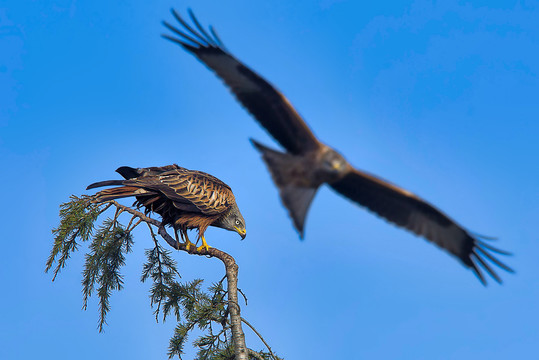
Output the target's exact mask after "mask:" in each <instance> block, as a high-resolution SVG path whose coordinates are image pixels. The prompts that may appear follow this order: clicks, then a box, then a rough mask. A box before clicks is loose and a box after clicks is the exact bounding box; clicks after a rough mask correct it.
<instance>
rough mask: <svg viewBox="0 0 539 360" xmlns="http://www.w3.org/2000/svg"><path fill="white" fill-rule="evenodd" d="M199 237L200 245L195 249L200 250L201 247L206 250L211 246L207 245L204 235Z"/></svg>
mask: <svg viewBox="0 0 539 360" xmlns="http://www.w3.org/2000/svg"><path fill="white" fill-rule="evenodd" d="M200 238H201V239H202V245H201V246H199V247H197V251H200V250H202V249H206V251H208V250H209V249H210V247H211V246H209V245H208V243H207V242H206V239H204V236H201V237H200Z"/></svg>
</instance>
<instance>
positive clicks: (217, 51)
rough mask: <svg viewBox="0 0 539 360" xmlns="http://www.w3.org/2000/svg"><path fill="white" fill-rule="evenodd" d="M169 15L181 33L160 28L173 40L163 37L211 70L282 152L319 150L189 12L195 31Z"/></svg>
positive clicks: (280, 98) (299, 122)
mask: <svg viewBox="0 0 539 360" xmlns="http://www.w3.org/2000/svg"><path fill="white" fill-rule="evenodd" d="M172 14H173V15H174V17H175V18H176V20H177V21H178V22H179V24H180V25H181V27H182V30H180V29H178V28H176V27H174V26H172V25H170V24H169V23H167V22H163V24H164V25H165V26H166V27H167V28H168V29H170V30H171V31H172V32H174V33H175V34H176V35H177V37H173V36H170V35H163V37H164V38H166V39H168V40H171V41H173V42H175V43H177V44H179V45H181V46H182V47H183V48H184V49H186V50H187V51H189V52H190V53H192V54H193V55H195V56H196V57H197V58H198V59H199V60H200V61H202V62H203V63H204V64H205V65H206V66H208V67H209V68H210V69H211V70H213V71H214V72H215V73H216V74H217V76H219V77H220V78H221V79H222V80H223V81H224V82H225V84H226V85H227V86H228V87H229V88H230V89H231V91H232V93H233V94H234V95H235V96H236V98H237V99H238V100H239V101H240V102H241V104H242V105H243V106H244V107H245V108H246V109H247V110H248V111H249V112H250V113H251V114H252V115H253V116H254V117H255V118H256V120H257V121H258V122H259V123H260V125H262V126H263V127H264V128H265V129H266V130H267V131H268V132H269V133H270V134H271V136H273V137H274V138H275V139H276V140H277V141H278V142H279V143H280V144H281V145H282V146H283V147H284V148H285V149H286V150H288V151H289V152H290V153H293V154H301V153H305V152H308V151H311V150H315V149H317V148H319V147H320V146H321V144H320V142H319V141H318V140H317V139H316V137H315V136H314V134H313V133H312V131H311V130H310V129H309V127H308V126H307V124H306V123H305V122H304V121H303V119H302V118H301V116H300V115H299V114H298V112H297V111H296V110H295V109H294V107H293V106H292V105H291V104H290V102H289V101H288V100H287V99H286V97H285V96H284V95H283V94H281V93H280V92H279V91H278V90H277V89H276V88H275V87H274V86H272V85H271V84H270V83H269V82H267V81H266V80H265V79H264V78H262V77H261V76H259V75H258V74H257V73H255V72H254V71H253V70H251V69H249V68H248V67H247V66H245V65H244V64H243V63H241V62H240V61H239V60H237V59H236V58H235V57H234V56H232V55H231V54H230V53H229V52H228V51H227V50H226V48H225V47H224V45H223V44H222V42H221V40H220V39H219V37H218V36H217V34H216V33H215V31H214V30H213V28H212V27H210V32H211V35H210V34H208V32H207V31H205V30H204V28H203V27H202V26H200V24H199V22H198V21H197V20H196V18H195V17H194V15H193V14H192V12H191V11H189V15H190V16H191V20H192V22H193V23H194V25H195V26H196V29H195V28H193V27H192V26H190V25H189V24H188V23H187V22H186V21H185V20H183V19H182V18H181V17H180V16H179V15H178V13H177V12H176V11H174V10H172Z"/></svg>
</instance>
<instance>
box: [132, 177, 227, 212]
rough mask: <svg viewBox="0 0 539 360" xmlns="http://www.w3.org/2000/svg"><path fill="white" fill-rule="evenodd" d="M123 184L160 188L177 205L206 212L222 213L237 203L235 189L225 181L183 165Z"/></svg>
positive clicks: (190, 210) (189, 209) (181, 207)
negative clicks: (188, 168) (233, 191)
mask: <svg viewBox="0 0 539 360" xmlns="http://www.w3.org/2000/svg"><path fill="white" fill-rule="evenodd" d="M124 184H125V185H133V186H139V187H142V188H145V189H149V190H153V191H159V192H160V193H162V194H163V195H165V196H166V197H167V198H168V199H169V200H171V201H172V203H173V205H174V207H176V208H178V209H180V210H184V211H189V212H200V213H202V214H205V215H217V214H221V213H223V212H225V211H226V210H228V209H229V208H230V206H232V204H234V203H235V199H234V195H233V193H232V190H231V189H230V187H229V186H228V185H226V184H225V183H224V182H222V181H221V180H219V179H217V178H216V177H214V176H211V175H209V174H206V173H204V172H201V171H194V170H187V169H184V168H178V169H174V170H170V171H165V172H162V173H161V174H160V175H155V176H142V177H139V178H136V179H132V180H126V181H124Z"/></svg>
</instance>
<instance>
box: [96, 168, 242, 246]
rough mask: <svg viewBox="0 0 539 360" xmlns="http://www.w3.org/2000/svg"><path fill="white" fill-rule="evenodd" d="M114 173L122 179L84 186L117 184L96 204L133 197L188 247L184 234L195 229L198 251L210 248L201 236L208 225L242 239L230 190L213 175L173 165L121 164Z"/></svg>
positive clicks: (99, 197) (99, 196) (239, 221)
mask: <svg viewBox="0 0 539 360" xmlns="http://www.w3.org/2000/svg"><path fill="white" fill-rule="evenodd" d="M116 172H117V173H119V174H120V175H122V176H123V177H124V178H125V180H108V181H100V182H96V183H94V184H91V185H90V186H88V187H87V188H86V190H89V189H93V188H97V187H102V186H111V185H112V186H117V187H114V188H110V189H105V190H101V191H100V192H98V193H97V194H95V195H94V196H95V200H94V201H95V202H96V203H101V202H105V201H109V200H115V199H120V198H125V197H130V196H135V197H136V201H135V205H136V206H137V207H141V206H144V208H145V212H146V213H149V212H155V213H157V214H159V215H161V217H162V224H163V226H165V225H170V226H172V227H173V228H174V230H175V234H176V238H177V234H178V233H180V236H181V237H182V239H184V238H185V244H186V246H187V249H188V250H189V248H190V246H192V245H193V244H192V243H191V242H190V241H189V238H188V237H187V230H190V229H198V238H200V239H202V246H200V247H198V248H197V250H201V249H206V250H208V248H209V246H208V244H207V243H206V239H205V238H204V232H205V231H206V229H207V228H208V226H216V227H220V228H223V229H226V230H230V231H235V232H237V233H238V234H240V236H241V238H242V239H244V238H245V234H246V231H245V220H243V216H242V215H241V213H240V209H238V205H236V199H235V198H234V194H233V193H232V189H231V188H230V186H228V185H227V184H225V183H224V182H222V181H221V180H219V179H217V178H216V177H214V176H211V175H210V174H206V173H204V172H202V171H195V170H188V169H185V168H182V167H180V166H178V165H176V164H174V165H167V166H161V167H148V168H138V169H135V168H132V167H128V166H122V167H120V168H118V169H117V170H116Z"/></svg>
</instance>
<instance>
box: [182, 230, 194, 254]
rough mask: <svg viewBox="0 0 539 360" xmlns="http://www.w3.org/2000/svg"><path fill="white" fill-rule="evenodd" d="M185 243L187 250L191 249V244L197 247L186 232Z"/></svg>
mask: <svg viewBox="0 0 539 360" xmlns="http://www.w3.org/2000/svg"><path fill="white" fill-rule="evenodd" d="M182 237H183V236H182ZM183 244H184V245H185V250H187V251H189V249H191V246H193V247H195V244H193V243H192V242H191V241H189V238H188V237H187V233H185V242H184V243H183Z"/></svg>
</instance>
